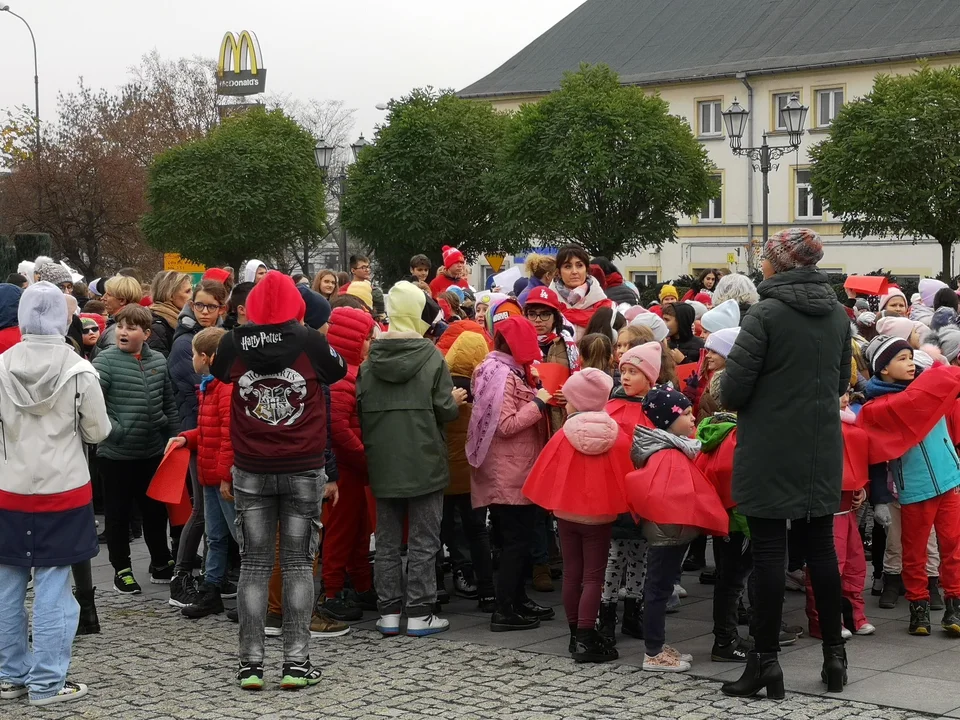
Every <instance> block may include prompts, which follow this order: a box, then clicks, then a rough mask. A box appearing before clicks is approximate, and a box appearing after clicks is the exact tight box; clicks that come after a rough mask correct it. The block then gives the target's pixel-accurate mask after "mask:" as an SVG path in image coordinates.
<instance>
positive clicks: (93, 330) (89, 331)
mask: <svg viewBox="0 0 960 720" xmlns="http://www.w3.org/2000/svg"><path fill="white" fill-rule="evenodd" d="M98 332H100V328H95V327H92V328H84V329H83V334H84V335H93V334H94V333H98Z"/></svg>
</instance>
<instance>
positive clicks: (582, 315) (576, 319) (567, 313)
mask: <svg viewBox="0 0 960 720" xmlns="http://www.w3.org/2000/svg"><path fill="white" fill-rule="evenodd" d="M603 307H612V308H614V309H616V303H614V302H613V300H607V301H602V300H601V301H599V302H596V303H594V304H593V305H591V306H590V307H588V308H583V309H577V308H570V307H565V308H563V317H565V318H566V319H567V320H568V321H569V322H571V323H573V324H574V325H576V326H577V327H582V328H585V327H586V326H587V325H589V324H590V321H591V320H592V319H593V316H594V314H595V313H596V312H597V310H599V309H600V308H603Z"/></svg>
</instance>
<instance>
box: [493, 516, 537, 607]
mask: <svg viewBox="0 0 960 720" xmlns="http://www.w3.org/2000/svg"><path fill="white" fill-rule="evenodd" d="M536 508H537V506H536V505H491V506H490V514H491V515H492V516H493V517H494V518H496V522H497V525H498V526H499V528H500V533H501V536H502V537H503V551H502V552H501V553H500V573H499V574H498V576H497V604H498V605H499V606H500V610H501V611H506V610H509V609H510V608H511V607H516V606H519V605H520V604H521V603H523V602H524V601H525V600H526V599H527V591H526V588H525V587H524V580H525V575H524V569H525V567H526V564H527V559H528V558H529V557H530V546H531V545H532V544H533V523H534V512H535V510H536Z"/></svg>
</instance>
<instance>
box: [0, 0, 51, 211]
mask: <svg viewBox="0 0 960 720" xmlns="http://www.w3.org/2000/svg"><path fill="white" fill-rule="evenodd" d="M0 12H5V13H10V14H11V15H13V16H14V17H15V18H19V20H20V22H22V23H23V24H24V25H26V26H27V30H28V31H29V32H30V42H32V43H33V124H34V126H35V131H36V148H35V150H34V154H35V156H34V162H36V163H37V213H38V214H37V223H38V224H39V222H40V215H39V213H40V211H41V210H42V209H43V204H42V201H41V195H40V70H39V66H38V65H37V39H36V38H35V37H34V36H33V28H32V27H30V23H28V22H27V21H26V20H25V19H24V18H23V17H21V16H20V15H17V14H16V13H15V12H14V11H13V10H11V9H10V6H9V5H6V4H4V3H0Z"/></svg>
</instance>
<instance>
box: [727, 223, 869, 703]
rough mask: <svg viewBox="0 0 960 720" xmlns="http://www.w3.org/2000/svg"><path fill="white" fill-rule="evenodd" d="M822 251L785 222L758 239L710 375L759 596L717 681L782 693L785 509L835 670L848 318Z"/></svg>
mask: <svg viewBox="0 0 960 720" xmlns="http://www.w3.org/2000/svg"><path fill="white" fill-rule="evenodd" d="M822 257H823V244H822V243H821V241H820V237H819V236H818V235H817V234H816V233H815V232H813V231H812V230H807V229H805V228H792V229H790V230H784V231H783V232H780V233H777V234H776V235H774V236H773V237H771V238H770V239H769V240H767V242H766V244H765V245H764V256H763V276H764V281H763V282H762V283H761V284H760V286H759V287H758V288H757V290H758V292H759V294H760V302H759V303H757V304H756V305H754V306H753V307H751V308H750V310H749V311H748V312H747V314H746V315H745V316H744V318H743V321H742V323H741V329H740V334H739V336H738V337H737V342H736V345H735V346H734V348H733V350H732V351H731V352H730V355H729V357H728V358H727V368H726V372H724V374H723V376H722V377H721V379H720V396H721V402H722V404H723V406H724V407H726V408H729V409H730V410H735V411H738V422H737V449H736V454H735V456H734V466H733V499H734V500H735V501H736V503H737V507H738V509H739V511H740V512H741V513H742V514H743V515H745V516H746V517H747V522H748V524H749V527H750V535H751V539H752V542H753V557H754V575H753V582H754V586H755V588H756V593H757V597H758V599H759V600H760V602H758V603H757V606H756V607H755V608H754V610H755V612H756V615H757V618H756V623H757V628H756V635H755V637H756V648H755V651H754V652H751V653H749V655H748V658H747V667H746V670H745V672H744V674H743V677H741V678H740V679H739V680H738V681H736V682H732V683H725V684H724V686H723V688H722V690H723V692H724V693H725V694H727V695H734V696H741V697H745V696H750V695H755V694H756V693H757V692H758V691H759V690H761V689H763V688H766V689H767V695H768V697H776V696H779V697H782V693H783V673H782V671H781V669H780V665H779V663H778V661H777V653H778V652H779V650H780V646H779V643H778V636H779V633H780V621H781V615H782V611H783V592H784V580H785V578H784V565H785V562H786V554H787V521H790V522H791V526H792V528H793V530H794V532H796V533H797V535H798V536H799V538H800V539H801V542H802V544H803V545H804V550H805V553H806V559H807V568H808V570H809V572H810V579H811V583H812V585H813V591H814V596H815V598H816V605H817V611H818V613H819V616H820V619H821V630H822V633H823V657H824V665H823V673H822V679H823V681H824V682H826V683H827V685H828V690H829V691H830V692H840V691H842V690H843V685H844V683H845V682H846V654H845V650H844V646H843V639H842V637H841V629H840V623H841V614H842V610H841V604H840V573H839V570H838V567H837V555H836V550H835V549H834V541H833V514H834V513H835V512H837V511H838V510H839V509H840V487H841V483H842V476H843V444H842V439H841V431H840V402H839V398H840V395H841V394H843V393H845V392H846V390H847V386H848V384H849V382H850V347H851V346H850V333H851V330H850V320H849V318H848V316H847V314H846V311H845V310H844V309H843V306H842V305H840V303H839V302H838V301H837V297H836V294H835V293H834V291H833V289H832V287H831V286H830V284H829V282H828V280H827V276H826V275H825V274H824V273H822V272H820V271H819V270H818V269H817V267H816V263H817V262H818V261H819V260H820V259H821V258H822Z"/></svg>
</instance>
